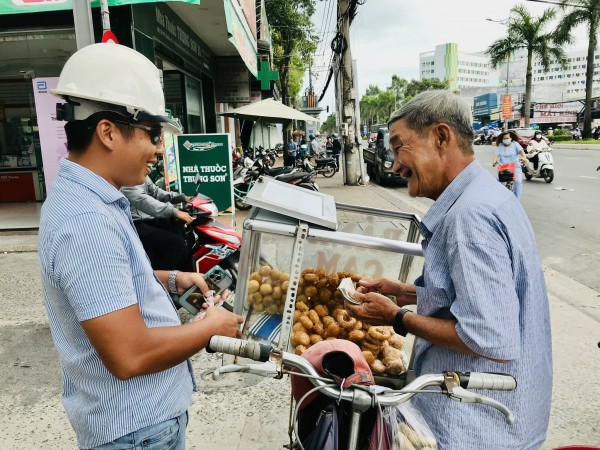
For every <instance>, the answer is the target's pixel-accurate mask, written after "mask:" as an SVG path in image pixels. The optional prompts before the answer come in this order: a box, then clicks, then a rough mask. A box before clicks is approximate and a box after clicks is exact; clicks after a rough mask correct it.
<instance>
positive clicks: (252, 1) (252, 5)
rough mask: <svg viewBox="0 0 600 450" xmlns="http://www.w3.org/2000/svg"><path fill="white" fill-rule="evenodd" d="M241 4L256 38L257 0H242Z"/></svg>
mask: <svg viewBox="0 0 600 450" xmlns="http://www.w3.org/2000/svg"><path fill="white" fill-rule="evenodd" d="M240 6H241V7H242V11H244V16H246V20H247V21H248V26H250V30H251V31H252V34H253V35H254V39H256V0H240Z"/></svg>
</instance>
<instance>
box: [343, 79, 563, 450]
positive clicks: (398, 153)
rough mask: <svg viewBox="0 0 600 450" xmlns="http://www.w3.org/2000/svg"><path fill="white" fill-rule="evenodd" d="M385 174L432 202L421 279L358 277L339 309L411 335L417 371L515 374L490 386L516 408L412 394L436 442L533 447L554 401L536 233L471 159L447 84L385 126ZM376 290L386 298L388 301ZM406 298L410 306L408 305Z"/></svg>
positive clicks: (465, 126)
mask: <svg viewBox="0 0 600 450" xmlns="http://www.w3.org/2000/svg"><path fill="white" fill-rule="evenodd" d="M388 126H389V129H390V146H391V148H392V149H393V151H394V170H395V171H396V172H397V173H400V174H401V175H402V176H403V177H405V178H407V179H408V180H409V181H408V192H409V194H410V195H411V196H413V197H416V196H420V197H427V198H430V199H433V200H435V203H434V204H433V206H432V207H431V208H430V210H429V211H428V213H427V214H426V215H425V217H424V218H423V221H422V223H421V224H420V231H421V233H422V235H423V237H424V239H423V242H422V246H423V252H424V256H425V264H424V269H423V274H422V275H421V276H420V277H419V278H417V280H415V283H414V285H412V284H411V285H409V284H403V283H400V282H398V281H393V280H386V279H378V280H374V281H371V282H361V287H360V288H359V289H358V290H357V292H356V293H355V294H354V297H355V298H356V299H357V300H359V301H360V302H362V304H361V305H360V306H354V305H352V304H350V303H348V302H346V308H347V309H348V310H349V311H350V313H351V314H353V315H354V316H356V317H359V318H361V319H363V320H365V321H366V322H369V323H373V324H387V325H392V324H393V325H394V328H395V329H396V331H397V332H398V333H400V334H404V335H405V334H406V333H407V332H408V333H412V334H414V335H415V336H417V338H418V339H417V345H416V349H415V352H416V353H415V370H416V373H417V375H421V374H424V373H440V372H442V371H445V370H458V371H478V372H503V373H508V374H511V375H513V376H514V377H515V378H516V380H517V382H518V387H517V389H516V390H515V391H512V392H497V391H488V392H487V394H489V395H490V396H491V397H493V398H495V399H496V400H498V401H500V402H502V403H504V404H506V405H507V406H508V407H509V408H511V409H512V410H513V412H514V413H515V415H516V418H517V420H516V423H515V424H514V425H512V426H510V425H507V424H506V423H505V421H504V418H503V417H502V415H500V414H499V413H498V412H497V411H496V410H494V409H492V408H487V407H483V406H481V405H466V404H459V403H455V402H452V401H449V400H448V399H447V398H446V397H444V396H439V395H420V396H417V397H416V398H415V405H416V406H417V407H418V408H419V410H420V411H421V413H422V414H423V415H424V417H425V419H426V421H427V422H428V424H429V425H430V427H431V429H432V430H433V432H434V434H435V435H436V437H437V439H438V442H439V448H440V449H478V450H484V449H489V450H504V449H506V450H508V449H515V450H516V449H518V450H526V449H537V448H539V447H540V446H541V445H542V443H543V442H544V440H545V437H546V431H547V427H548V418H549V414H550V400H551V396H552V352H551V337H550V318H549V308H548V298H547V293H546V287H545V283H544V275H543V272H542V266H541V263H540V258H539V256H538V251H537V248H536V245H535V237H534V235H533V231H532V229H531V225H530V223H529V220H528V219H527V215H526V214H525V212H524V211H523V209H522V208H521V205H520V204H519V201H518V200H517V199H516V197H515V196H514V195H513V194H512V193H511V192H509V191H508V190H507V189H506V188H504V187H503V186H502V185H501V184H500V183H498V182H497V181H496V180H495V179H494V178H493V177H492V176H491V175H490V174H489V173H488V172H487V171H486V170H485V169H484V168H483V167H482V166H481V164H480V163H479V162H478V161H476V160H475V156H474V154H473V150H472V147H471V141H472V134H471V113H470V110H469V108H468V106H467V105H465V104H463V103H462V101H461V100H460V99H459V97H457V96H456V95H454V94H452V93H450V92H448V91H429V92H425V93H422V94H420V95H418V96H416V97H415V98H413V99H412V100H411V101H409V102H408V103H407V104H406V105H404V106H403V107H402V109H400V110H399V111H397V112H396V113H394V115H393V116H392V117H391V119H390V121H389V123H388ZM381 294H388V295H390V294H391V295H394V296H396V299H397V304H394V303H392V302H390V301H389V299H388V298H387V297H385V296H383V295H381ZM410 304H416V305H417V310H416V312H413V310H412V309H409V308H406V305H410Z"/></svg>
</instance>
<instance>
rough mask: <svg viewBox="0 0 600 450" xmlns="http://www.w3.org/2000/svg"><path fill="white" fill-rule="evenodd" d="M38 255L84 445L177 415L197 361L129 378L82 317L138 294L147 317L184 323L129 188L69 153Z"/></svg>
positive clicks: (152, 322) (66, 400)
mask: <svg viewBox="0 0 600 450" xmlns="http://www.w3.org/2000/svg"><path fill="white" fill-rule="evenodd" d="M39 256H40V266H41V275H42V285H43V290H44V297H45V304H46V309H47V311H48V317H49V322H50V330H51V332H52V336H53V339H54V343H55V345H56V348H57V350H58V353H59V356H60V361H61V366H62V373H63V398H62V400H63V404H64V407H65V409H66V411H67V415H68V416H69V420H70V421H71V424H72V426H73V428H74V429H75V433H76V434H77V443H78V445H79V446H80V447H81V448H90V447H95V446H98V445H101V444H104V443H107V442H110V441H112V440H114V439H116V438H118V437H121V436H124V435H126V434H128V433H131V432H133V431H135V430H138V429H140V428H144V427H147V426H150V425H154V424H157V423H160V422H162V421H164V420H168V419H170V418H173V417H177V416H179V415H180V414H182V413H183V412H185V411H186V410H187V408H188V407H189V405H190V404H191V401H192V392H193V389H194V379H193V375H192V371H191V365H190V364H189V362H188V363H185V362H184V363H181V364H179V365H177V366H175V367H173V368H171V369H168V370H164V371H162V372H158V373H154V374H150V375H142V376H137V377H133V378H131V379H129V380H126V381H123V380H119V379H118V378H116V377H114V376H113V375H112V374H111V373H110V372H109V371H108V370H107V369H106V367H105V366H104V364H102V361H101V360H100V358H99V356H98V353H97V352H96V350H95V349H94V347H93V346H92V344H91V342H90V341H89V339H88V337H87V335H86V334H85V332H84V330H83V328H82V327H81V325H80V322H82V321H85V320H89V319H93V318H95V317H99V316H102V315H104V314H108V313H111V312H113V311H117V310H119V309H122V308H126V307H128V306H131V305H134V304H137V305H138V306H139V308H140V311H141V314H142V317H143V319H144V321H145V322H146V325H147V326H149V327H164V326H174V325H180V324H181V322H180V320H179V317H178V316H177V312H176V311H175V308H174V307H173V304H172V302H171V300H170V298H169V295H168V293H167V292H166V290H165V288H164V286H163V285H162V283H161V282H160V281H159V280H158V278H156V276H155V275H154V272H153V270H152V268H151V267H150V263H149V261H148V257H147V256H146V253H145V252H144V249H143V247H142V244H141V243H140V240H139V238H138V236H137V233H136V231H135V228H134V227H133V222H132V221H131V216H130V213H129V203H128V201H127V199H125V197H123V194H121V193H120V192H119V191H118V190H117V189H115V188H114V187H113V186H112V185H110V184H109V183H108V182H107V181H106V180H104V179H103V178H101V177H99V176H98V175H96V174H94V173H93V172H91V171H89V170H88V169H86V168H84V167H82V166H80V165H78V164H76V163H74V162H71V161H69V160H66V159H63V160H62V161H61V163H60V167H59V171H58V176H57V178H56V180H55V181H54V184H53V186H52V190H51V191H50V193H49V195H48V198H47V200H46V202H45V203H44V206H43V208H42V217H41V222H40V231H39Z"/></svg>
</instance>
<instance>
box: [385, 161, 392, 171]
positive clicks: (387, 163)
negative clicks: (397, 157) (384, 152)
mask: <svg viewBox="0 0 600 450" xmlns="http://www.w3.org/2000/svg"><path fill="white" fill-rule="evenodd" d="M393 165H394V163H393V162H391V161H384V162H383V167H385V168H386V169H390V168H391V167H392V166H393Z"/></svg>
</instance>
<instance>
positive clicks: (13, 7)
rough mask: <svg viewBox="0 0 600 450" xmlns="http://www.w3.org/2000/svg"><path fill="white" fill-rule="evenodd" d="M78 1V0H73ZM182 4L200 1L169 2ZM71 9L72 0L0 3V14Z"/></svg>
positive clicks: (129, 0) (128, 1)
mask: <svg viewBox="0 0 600 450" xmlns="http://www.w3.org/2000/svg"><path fill="white" fill-rule="evenodd" d="M75 1H80V0H75ZM159 1H161V2H162V1H167V0H108V6H120V5H136V4H139V3H156V2H159ZM170 1H179V2H184V3H192V4H195V5H199V4H200V0H170ZM90 3H91V5H92V7H100V0H94V1H92V2H90ZM65 9H73V0H10V1H8V0H6V1H3V2H0V14H21V13H33V12H47V11H61V10H65Z"/></svg>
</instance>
